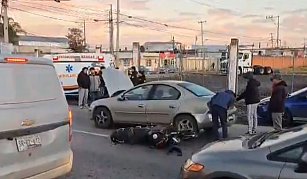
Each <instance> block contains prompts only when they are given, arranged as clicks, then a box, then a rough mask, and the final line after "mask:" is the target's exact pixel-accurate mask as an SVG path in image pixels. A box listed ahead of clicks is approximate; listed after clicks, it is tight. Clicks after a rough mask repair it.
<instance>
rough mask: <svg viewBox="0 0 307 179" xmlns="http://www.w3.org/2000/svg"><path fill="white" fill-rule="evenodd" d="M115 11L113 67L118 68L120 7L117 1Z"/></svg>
mask: <svg viewBox="0 0 307 179" xmlns="http://www.w3.org/2000/svg"><path fill="white" fill-rule="evenodd" d="M116 5H117V10H116V25H117V31H116V59H115V65H116V67H119V65H120V63H119V58H118V54H119V13H120V9H119V8H120V6H119V0H117V4H116Z"/></svg>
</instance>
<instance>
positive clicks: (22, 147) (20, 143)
mask: <svg viewBox="0 0 307 179" xmlns="http://www.w3.org/2000/svg"><path fill="white" fill-rule="evenodd" d="M16 145H17V149H18V152H23V151H26V150H29V149H32V148H35V147H39V146H41V145H42V140H41V138H40V137H39V136H38V135H29V136H23V137H17V138H16Z"/></svg>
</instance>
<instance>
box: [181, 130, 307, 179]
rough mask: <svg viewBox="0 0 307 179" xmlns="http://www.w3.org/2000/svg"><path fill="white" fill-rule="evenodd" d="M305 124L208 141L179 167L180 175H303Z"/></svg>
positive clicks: (193, 178)
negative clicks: (276, 130) (278, 130)
mask: <svg viewBox="0 0 307 179" xmlns="http://www.w3.org/2000/svg"><path fill="white" fill-rule="evenodd" d="M306 139H307V126H300V127H296V128H292V129H287V130H285V131H281V132H268V133H263V134H260V135H256V136H253V137H238V138H236V139H232V140H225V141H220V142H215V143H211V144H208V145H207V146H205V147H204V148H203V149H201V151H199V152H197V153H195V154H194V155H193V156H192V157H191V158H190V159H189V160H187V162H186V163H185V164H184V166H183V167H182V170H181V175H180V176H181V177H180V178H183V179H187V178H189V179H222V178H223V179H224V178H227V179H306V178H307V140H306Z"/></svg>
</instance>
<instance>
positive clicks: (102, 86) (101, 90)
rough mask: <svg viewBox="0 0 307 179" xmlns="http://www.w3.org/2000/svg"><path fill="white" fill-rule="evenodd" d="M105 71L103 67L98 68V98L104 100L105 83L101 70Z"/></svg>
mask: <svg viewBox="0 0 307 179" xmlns="http://www.w3.org/2000/svg"><path fill="white" fill-rule="evenodd" d="M104 69H105V67H104V66H102V67H100V71H99V78H100V86H99V87H100V97H99V98H104V97H105V96H106V94H107V93H106V91H107V90H106V83H105V81H104V79H103V76H102V74H103V70H104Z"/></svg>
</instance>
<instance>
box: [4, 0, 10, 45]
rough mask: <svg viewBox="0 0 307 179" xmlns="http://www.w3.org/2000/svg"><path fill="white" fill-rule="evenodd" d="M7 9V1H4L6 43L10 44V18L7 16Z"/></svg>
mask: <svg viewBox="0 0 307 179" xmlns="http://www.w3.org/2000/svg"><path fill="white" fill-rule="evenodd" d="M7 7H8V2H7V0H2V17H3V31H4V43H9V18H8V15H7Z"/></svg>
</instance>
